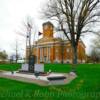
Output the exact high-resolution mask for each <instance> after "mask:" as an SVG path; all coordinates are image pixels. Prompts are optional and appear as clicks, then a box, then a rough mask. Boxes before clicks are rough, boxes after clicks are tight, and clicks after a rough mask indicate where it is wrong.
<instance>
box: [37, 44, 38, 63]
mask: <svg viewBox="0 0 100 100" xmlns="http://www.w3.org/2000/svg"><path fill="white" fill-rule="evenodd" d="M37 63H38V45H37Z"/></svg>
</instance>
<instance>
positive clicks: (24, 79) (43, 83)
mask: <svg viewBox="0 0 100 100" xmlns="http://www.w3.org/2000/svg"><path fill="white" fill-rule="evenodd" d="M3 73H4V71H0V77H1V78H7V79H12V80H17V81H21V82H27V83H34V84H37V85H40V86H48V85H49V82H48V81H45V80H39V79H38V78H37V79H36V78H33V79H32V78H27V77H21V76H15V75H13V74H12V75H6V74H3ZM65 76H66V77H67V79H66V80H64V84H69V83H70V82H71V81H72V80H74V79H75V78H76V77H77V76H76V75H71V74H65Z"/></svg>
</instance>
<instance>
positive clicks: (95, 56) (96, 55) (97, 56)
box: [91, 33, 100, 62]
mask: <svg viewBox="0 0 100 100" xmlns="http://www.w3.org/2000/svg"><path fill="white" fill-rule="evenodd" d="M92 41H93V43H92V45H91V47H92V51H91V59H92V60H93V61H95V62H99V61H100V33H97V34H96V37H95V38H94V39H93V40H92Z"/></svg>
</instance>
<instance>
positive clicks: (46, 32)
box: [43, 22, 54, 38]
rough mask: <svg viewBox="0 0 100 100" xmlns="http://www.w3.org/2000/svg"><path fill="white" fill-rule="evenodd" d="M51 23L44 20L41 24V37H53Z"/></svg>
mask: <svg viewBox="0 0 100 100" xmlns="http://www.w3.org/2000/svg"><path fill="white" fill-rule="evenodd" d="M53 28H54V26H53V24H52V23H51V22H46V23H44V24H43V37H46V38H53Z"/></svg>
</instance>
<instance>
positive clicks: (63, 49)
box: [26, 22, 86, 63]
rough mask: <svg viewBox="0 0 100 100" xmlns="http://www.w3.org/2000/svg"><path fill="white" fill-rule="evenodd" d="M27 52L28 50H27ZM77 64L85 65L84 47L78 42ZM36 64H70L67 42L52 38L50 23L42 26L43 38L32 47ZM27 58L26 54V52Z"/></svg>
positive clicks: (69, 50)
mask: <svg viewBox="0 0 100 100" xmlns="http://www.w3.org/2000/svg"><path fill="white" fill-rule="evenodd" d="M27 51H28V50H27ZM77 52H78V62H79V63H85V62H86V55H85V45H84V43H83V42H82V41H81V40H80V41H79V43H78V49H77ZM32 54H33V55H35V56H36V63H61V62H63V63H72V59H73V51H72V47H71V45H70V42H69V41H68V40H62V39H60V38H54V37H53V25H52V24H51V23H50V22H47V23H44V24H43V38H42V39H39V40H38V41H37V42H36V45H35V46H34V47H33V52H32ZM26 55H27V57H28V52H26Z"/></svg>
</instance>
